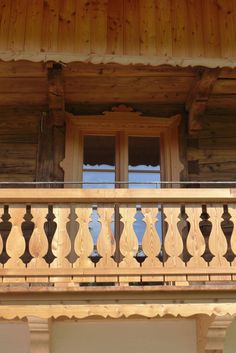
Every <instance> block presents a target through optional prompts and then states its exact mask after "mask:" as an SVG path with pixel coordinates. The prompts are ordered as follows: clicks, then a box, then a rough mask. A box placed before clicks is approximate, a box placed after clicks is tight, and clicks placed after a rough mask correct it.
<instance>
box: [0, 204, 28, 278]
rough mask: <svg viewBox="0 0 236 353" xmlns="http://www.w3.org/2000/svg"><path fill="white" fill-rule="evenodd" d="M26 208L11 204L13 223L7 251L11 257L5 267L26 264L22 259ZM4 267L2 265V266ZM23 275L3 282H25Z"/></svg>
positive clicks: (9, 267) (11, 219)
mask: <svg viewBox="0 0 236 353" xmlns="http://www.w3.org/2000/svg"><path fill="white" fill-rule="evenodd" d="M25 212H26V210H25V208H23V207H21V206H11V207H10V208H9V214H10V216H11V218H10V222H11V224H12V227H11V231H10V234H9V236H8V238H7V243H6V251H7V254H8V256H9V257H10V259H9V260H8V261H7V262H6V263H5V264H4V268H5V269H13V268H15V269H16V268H21V269H24V268H25V267H26V266H25V264H24V263H23V261H22V260H21V258H20V257H21V256H22V255H23V254H24V251H25V239H24V236H23V234H22V229H21V224H22V223H23V222H24V215H25ZM1 267H2V266H1ZM24 281H25V279H24V278H22V277H11V278H3V282H21V283H22V282H24Z"/></svg>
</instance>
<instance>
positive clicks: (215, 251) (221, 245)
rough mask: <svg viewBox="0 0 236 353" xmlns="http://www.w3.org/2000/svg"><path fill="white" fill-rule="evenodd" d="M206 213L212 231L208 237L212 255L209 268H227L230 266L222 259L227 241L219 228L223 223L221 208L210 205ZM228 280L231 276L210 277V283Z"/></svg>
mask: <svg viewBox="0 0 236 353" xmlns="http://www.w3.org/2000/svg"><path fill="white" fill-rule="evenodd" d="M207 213H208V215H209V216H210V218H209V221H210V222H211V224H212V230H211V234H210V237H209V249H210V251H211V253H212V255H213V256H214V257H213V259H212V260H211V262H210V264H209V266H210V267H214V268H218V267H220V268H222V267H224V268H226V267H229V266H230V264H229V262H228V261H227V260H226V258H225V257H224V255H225V254H226V251H227V241H226V238H225V235H224V233H223V231H222V228H221V222H222V221H223V218H222V214H223V207H222V206H219V205H212V206H210V207H207ZM230 279H231V276H224V275H223V276H217V275H211V276H210V280H211V281H220V280H226V281H227V280H229V281H230Z"/></svg>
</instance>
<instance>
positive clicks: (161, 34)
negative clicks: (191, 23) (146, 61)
mask: <svg viewBox="0 0 236 353" xmlns="http://www.w3.org/2000/svg"><path fill="white" fill-rule="evenodd" d="M156 48H157V55H159V56H171V55H172V22H171V3H170V0H159V1H158V0H156Z"/></svg>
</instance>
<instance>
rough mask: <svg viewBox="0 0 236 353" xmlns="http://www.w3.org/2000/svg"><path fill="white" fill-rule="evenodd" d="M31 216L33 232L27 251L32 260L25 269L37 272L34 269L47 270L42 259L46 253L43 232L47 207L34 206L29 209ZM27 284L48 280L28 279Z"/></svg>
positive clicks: (46, 279) (46, 248)
mask: <svg viewBox="0 0 236 353" xmlns="http://www.w3.org/2000/svg"><path fill="white" fill-rule="evenodd" d="M31 214H32V216H33V219H32V222H34V231H33V233H32V235H31V238H30V242H29V251H30V254H31V256H32V257H33V258H32V260H31V261H30V262H29V263H28V265H27V267H28V268H31V269H34V270H35V271H37V270H36V269H38V268H42V269H44V268H48V264H47V262H46V261H45V259H44V256H45V255H46V254H47V251H48V240H47V236H46V234H45V231H44V224H45V222H46V216H47V214H48V207H45V206H40V205H37V206H36V205H35V206H34V207H32V208H31ZM27 282H48V278H47V277H46V278H40V277H28V278H27Z"/></svg>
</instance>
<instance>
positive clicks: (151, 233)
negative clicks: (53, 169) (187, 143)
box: [0, 189, 236, 285]
mask: <svg viewBox="0 0 236 353" xmlns="http://www.w3.org/2000/svg"><path fill="white" fill-rule="evenodd" d="M63 191H64V192H65V197H64V201H63V202H62V203H59V204H58V203H56V202H55V200H54V199H53V198H50V192H51V190H42V189H41V193H43V194H44V196H43V198H44V200H43V201H42V200H40V202H39V203H37V202H36V201H34V202H31V203H27V202H25V199H27V192H29V191H27V190H26V191H25V194H24V195H23V194H22V192H21V194H22V195H23V198H24V201H22V199H21V197H19V196H18V197H17V195H16V196H15V202H14V203H13V202H11V203H9V202H8V203H7V204H6V203H4V204H2V212H1V222H0V282H2V283H16V282H20V283H35V282H37V283H42V282H43V283H50V284H51V283H58V282H60V283H71V282H73V283H79V284H86V283H88V284H89V283H90V284H91V283H96V284H103V283H105V284H106V283H107V284H111V283H112V284H117V285H119V284H122V283H144V284H145V283H146V284H157V283H159V284H160V283H170V282H171V283H172V284H173V285H174V283H175V282H185V283H186V282H187V283H188V284H191V283H193V282H205V283H212V282H214V281H220V282H221V283H222V284H223V283H224V282H227V283H228V282H229V281H230V282H233V281H235V280H236V227H235V222H236V203H234V202H235V200H234V198H235V196H233V200H232V197H230V196H229V190H228V189H227V192H226V195H227V196H226V197H225V200H224V199H223V193H222V191H221V196H220V199H219V198H218V199H217V195H216V196H214V194H212V195H211V196H209V195H210V193H211V192H209V190H208V199H207V198H206V195H205V196H203V200H204V202H200V200H199V199H200V195H199V194H197V197H196V201H195V202H194V197H193V196H192V194H193V191H192V190H191V189H189V190H187V191H186V190H184V192H182V194H181V195H182V196H180V193H181V190H179V195H178V192H176V190H175V191H174V195H175V196H173V195H172V196H169V197H168V192H169V191H168V190H165V191H163V190H159V191H158V190H155V191H152V195H149V196H148V197H146V196H143V197H142V195H141V196H140V191H139V194H138V192H137V193H136V194H134V192H135V190H132V191H129V190H127V193H126V194H125V193H124V190H121V191H120V194H119V191H116V196H117V198H115V199H113V202H112V198H111V196H109V198H108V199H107V201H106V198H105V196H104V194H103V198H102V203H99V202H98V200H97V199H98V196H97V195H96V190H95V191H93V192H94V194H95V195H96V202H95V203H93V202H91V195H90V196H89V199H88V202H85V201H86V196H85V194H84V196H83V198H82V199H80V198H78V199H77V200H75V196H73V202H72V201H71V200H70V199H68V197H67V196H66V195H67V190H63ZM14 192H15V193H16V190H14ZM32 192H33V191H32V190H31V193H32ZM52 192H53V195H54V194H55V190H53V191H52ZM100 192H101V191H100ZM165 192H166V201H165V194H164V193H165ZM194 192H195V193H197V191H194ZM201 192H202V191H200V192H199V193H200V194H201ZM90 193H91V191H90ZM129 193H130V194H132V195H133V197H131V198H130V202H127V200H129ZM143 193H145V192H144V191H143ZM158 193H159V194H158ZM213 193H214V191H213ZM10 194H11V197H12V191H10ZM16 194H17V193H16ZM47 194H48V195H49V196H48V201H46V198H47V197H46V195H47ZM80 194H81V191H80ZM183 194H185V196H186V195H187V197H186V198H185V202H184V200H183ZM132 195H131V196H132ZM233 195H235V192H234V191H233ZM160 196H161V197H160ZM0 199H1V196H0ZM60 199H63V196H62V192H61V191H60ZM137 199H138V201H137ZM170 199H171V202H170ZM6 200H7V198H6ZM31 200H32V198H31ZM81 200H83V202H81ZM122 200H124V201H125V202H122ZM160 200H161V201H160ZM75 201H76V202H75ZM212 201H215V202H212Z"/></svg>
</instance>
